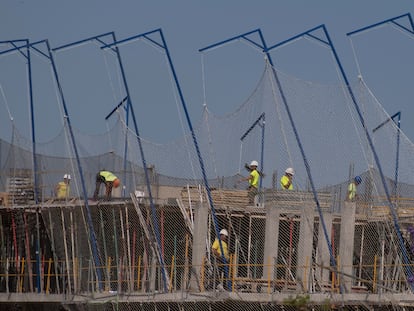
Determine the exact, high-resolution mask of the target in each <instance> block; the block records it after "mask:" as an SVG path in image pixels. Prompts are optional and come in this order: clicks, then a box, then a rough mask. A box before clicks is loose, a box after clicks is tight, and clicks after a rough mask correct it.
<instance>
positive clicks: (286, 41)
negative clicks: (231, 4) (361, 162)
mask: <svg viewBox="0 0 414 311" xmlns="http://www.w3.org/2000/svg"><path fill="white" fill-rule="evenodd" d="M318 28H319V27H315V28H313V29H311V30H310V31H308V32H304V33H301V34H298V35H296V36H294V37H292V38H290V39H287V40H284V41H282V42H280V43H278V44H275V45H273V46H271V47H269V48H267V49H266V50H265V52H266V53H267V54H268V55H269V52H270V51H271V50H273V49H275V48H278V47H280V46H283V45H284V44H287V43H289V42H291V41H294V40H297V39H299V38H301V37H303V36H304V35H305V34H307V33H311V32H312V31H314V30H317V29H318ZM310 36H312V35H310ZM268 57H269V59H270V60H271V59H272V58H271V56H270V55H269V56H268ZM272 65H273V64H272ZM273 74H274V77H275V80H276V84H277V86H278V88H279V90H280V93H281V97H282V102H283V104H284V106H285V109H286V112H287V115H288V118H289V122H290V124H291V126H292V129H293V133H294V135H295V138H296V141H297V143H298V147H299V150H300V153H301V155H302V159H303V162H304V166H305V169H306V173H307V175H308V178H309V182H310V186H311V189H312V193H313V196H314V201H315V203H316V207H317V210H318V213H319V219H320V221H321V224H322V229H323V233H324V236H325V240H326V243H327V246H328V250H329V257H330V261H331V266H332V267H333V268H334V269H335V273H337V272H338V271H336V270H337V262H336V259H335V256H334V253H333V249H332V243H331V239H330V238H329V233H328V230H327V228H326V224H325V220H324V217H323V213H322V208H321V206H320V203H319V199H318V193H317V190H316V187H315V184H314V182H313V177H312V173H311V170H310V165H309V162H308V159H307V157H306V155H305V150H304V149H303V145H302V142H301V139H300V137H299V133H298V131H297V129H296V125H295V122H294V120H293V116H292V113H291V111H290V108H289V105H288V103H287V100H286V97H285V95H284V92H283V91H282V87H281V83H280V80H279V77H278V76H277V74H276V70H275V69H273ZM341 291H342V288H341Z"/></svg>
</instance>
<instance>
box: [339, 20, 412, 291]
mask: <svg viewBox="0 0 414 311" xmlns="http://www.w3.org/2000/svg"><path fill="white" fill-rule="evenodd" d="M403 19H408V23H409V25H410V26H411V27H410V28H411V29H410V28H407V27H406V26H404V25H403V24H401V23H400V21H401V20H403ZM385 24H390V25H391V26H394V27H397V28H398V29H400V30H403V31H405V32H407V33H408V34H409V35H414V23H413V19H412V17H411V14H410V13H406V14H403V15H400V16H396V17H393V18H389V19H386V20H384V21H381V22H378V23H375V24H372V25H369V26H366V27H363V28H360V29H357V30H354V31H351V32H348V33H347V34H346V35H347V36H348V37H351V36H354V35H358V34H361V33H363V32H366V31H368V30H371V29H374V28H377V27H380V26H382V25H385ZM397 116H398V123H397V126H398V133H397V154H396V164H395V179H394V189H393V193H394V195H397V187H398V166H399V150H400V147H399V146H400V132H401V131H400V126H401V113H400V112H397V113H396V114H394V115H393V116H391V117H390V119H392V120H394V118H395V117H397ZM388 121H389V120H386V121H384V122H388ZM394 122H395V120H394ZM382 125H383V124H380V125H379V126H378V127H377V128H375V129H374V130H376V129H378V128H379V127H381V126H382ZM381 177H382V178H383V175H382V174H381ZM384 182H385V181H383V183H384ZM385 189H386V193H387V192H388V189H387V188H385ZM387 199H388V200H389V202H390V209H391V215H392V217H393V221H394V227H395V228H396V230H397V235H398V240H399V243H400V247H401V250H402V252H403V260H404V263H407V262H409V258H408V254H407V251H406V248H405V247H404V241H403V238H402V234H401V232H400V229H399V225H398V217H397V214H396V212H395V206H394V205H393V204H392V202H391V201H390V198H389V197H388V195H387ZM405 267H406V272H407V279H408V281H409V284H410V287H411V290H412V291H413V290H414V275H413V272H412V270H411V266H410V265H406V266H405Z"/></svg>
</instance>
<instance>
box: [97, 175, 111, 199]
mask: <svg viewBox="0 0 414 311" xmlns="http://www.w3.org/2000/svg"><path fill="white" fill-rule="evenodd" d="M101 184H105V199H106V200H108V201H109V200H110V199H111V197H112V186H113V182H112V181H106V180H105V178H104V177H103V176H101V175H100V174H99V173H98V174H97V175H96V186H95V192H94V193H93V199H94V200H97V199H98V196H99V190H100V188H101Z"/></svg>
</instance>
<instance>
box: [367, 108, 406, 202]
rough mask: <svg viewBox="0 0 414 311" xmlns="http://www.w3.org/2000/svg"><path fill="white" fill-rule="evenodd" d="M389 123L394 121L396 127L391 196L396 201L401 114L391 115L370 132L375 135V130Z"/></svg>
mask: <svg viewBox="0 0 414 311" xmlns="http://www.w3.org/2000/svg"><path fill="white" fill-rule="evenodd" d="M396 117H398V119H397V121H395V118H396ZM390 121H394V123H395V124H396V125H397V128H398V129H397V151H396V152H395V176H394V189H393V192H392V194H393V196H394V198H395V199H396V198H397V188H398V165H399V159H400V132H401V112H400V111H398V112H397V113H395V114H393V115H392V116H391V117H389V118H388V119H387V120H385V121H384V122H382V123H381V124H379V125H378V126H377V127H376V128H374V129H373V130H372V132H373V133H375V132H376V131H377V130H379V129H380V128H381V127H383V126H384V125H385V124H387V123H388V122H390Z"/></svg>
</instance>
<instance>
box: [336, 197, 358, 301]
mask: <svg viewBox="0 0 414 311" xmlns="http://www.w3.org/2000/svg"><path fill="white" fill-rule="evenodd" d="M355 209H356V203H355V202H345V206H344V208H343V209H342V211H341V231H340V241H339V246H340V248H339V263H338V265H339V270H340V271H341V272H342V274H341V275H339V279H340V280H342V282H341V284H342V285H343V286H344V290H345V292H347V293H349V292H351V286H352V272H353V271H352V270H353V267H352V264H353V257H354V236H355Z"/></svg>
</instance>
